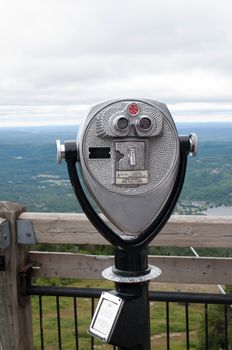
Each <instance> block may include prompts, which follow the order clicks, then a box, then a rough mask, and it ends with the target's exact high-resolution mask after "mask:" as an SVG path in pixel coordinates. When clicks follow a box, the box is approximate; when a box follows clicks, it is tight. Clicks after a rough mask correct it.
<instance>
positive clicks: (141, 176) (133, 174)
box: [116, 170, 148, 185]
mask: <svg viewBox="0 0 232 350" xmlns="http://www.w3.org/2000/svg"><path fill="white" fill-rule="evenodd" d="M147 183H148V171H147V170H123V171H122V170H120V171H116V185H145V184H147Z"/></svg>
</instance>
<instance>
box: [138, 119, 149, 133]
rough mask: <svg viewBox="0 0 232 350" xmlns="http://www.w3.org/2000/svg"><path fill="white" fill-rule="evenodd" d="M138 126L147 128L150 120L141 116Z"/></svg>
mask: <svg viewBox="0 0 232 350" xmlns="http://www.w3.org/2000/svg"><path fill="white" fill-rule="evenodd" d="M139 126H140V128H141V129H143V130H148V129H150V127H151V120H150V119H149V118H146V117H144V118H141V119H140V120H139Z"/></svg>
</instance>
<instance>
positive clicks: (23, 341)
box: [0, 202, 33, 350]
mask: <svg viewBox="0 0 232 350" xmlns="http://www.w3.org/2000/svg"><path fill="white" fill-rule="evenodd" d="M24 210H25V208H24V207H23V206H22V205H19V204H16V203H10V202H0V217H1V218H5V219H6V220H7V221H8V223H9V227H10V240H11V244H10V247H9V248H7V249H6V250H4V251H1V252H0V255H1V256H4V259H5V271H0V350H32V349H33V337H32V312H31V301H30V298H28V300H26V301H25V302H24V304H23V305H20V303H19V298H18V296H19V294H18V273H19V271H20V270H22V268H23V266H25V265H26V263H27V259H28V254H27V251H26V248H25V247H23V246H21V247H20V246H19V245H18V244H17V237H16V234H17V233H16V219H17V217H18V215H19V214H21V213H22V212H23V211H24Z"/></svg>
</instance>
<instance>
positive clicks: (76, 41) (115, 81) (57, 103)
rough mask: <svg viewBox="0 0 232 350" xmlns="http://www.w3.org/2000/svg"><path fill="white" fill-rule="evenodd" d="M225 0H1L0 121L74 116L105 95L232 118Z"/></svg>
mask: <svg viewBox="0 0 232 350" xmlns="http://www.w3.org/2000/svg"><path fill="white" fill-rule="evenodd" d="M231 18H232V1H231V0H220V1H214V0H143V1H142V0H141V1H138V0H128V1H127V0H98V1H97V0H39V1H33V0H20V1H19V0H13V1H12V0H0V126H10V125H14V126H16V125H31V124H33V125H45V124H54V125H55V124H78V123H80V122H81V120H83V118H84V116H85V115H86V114H87V112H88V109H89V108H90V106H91V105H93V104H95V103H97V102H99V101H102V100H107V99H111V98H123V97H135V98H137V97H140V98H141V97H147V98H153V99H155V100H158V101H162V102H165V103H166V104H167V105H168V107H169V109H170V111H171V113H172V115H173V117H174V119H175V120H176V121H208V120H210V121H215V120H219V121H232V74H231V73H232V20H231Z"/></svg>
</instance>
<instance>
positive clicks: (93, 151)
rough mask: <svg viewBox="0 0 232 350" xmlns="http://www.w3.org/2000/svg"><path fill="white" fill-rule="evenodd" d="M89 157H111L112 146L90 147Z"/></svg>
mask: <svg viewBox="0 0 232 350" xmlns="http://www.w3.org/2000/svg"><path fill="white" fill-rule="evenodd" d="M89 159H110V147H89Z"/></svg>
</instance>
